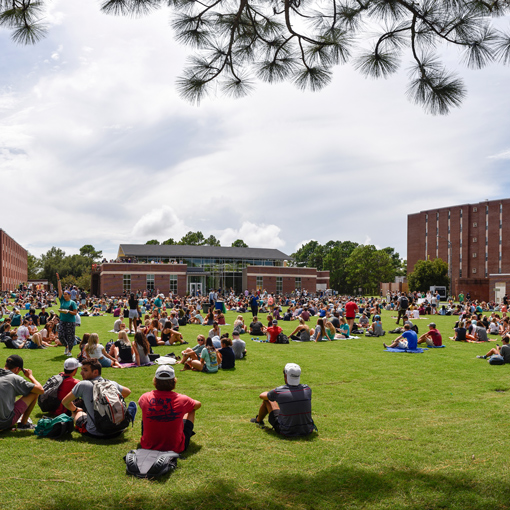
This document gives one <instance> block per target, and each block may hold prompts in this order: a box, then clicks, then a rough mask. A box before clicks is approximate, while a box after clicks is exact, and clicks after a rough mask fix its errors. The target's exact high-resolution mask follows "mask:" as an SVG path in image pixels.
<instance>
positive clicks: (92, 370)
mask: <svg viewBox="0 0 510 510" xmlns="http://www.w3.org/2000/svg"><path fill="white" fill-rule="evenodd" d="M92 335H95V333H92V334H91V335H90V336H91V337H92ZM101 369H102V366H101V363H100V362H99V361H98V360H97V359H96V358H91V359H86V360H85V361H84V362H83V363H82V367H81V377H82V379H83V381H80V382H79V383H78V384H77V385H76V386H75V387H74V388H73V390H72V391H71V392H69V393H68V394H67V395H66V396H65V397H64V399H63V400H62V404H63V405H64V407H65V408H66V409H69V411H71V413H72V416H73V420H74V425H75V427H76V430H77V431H78V432H80V434H88V435H91V436H93V437H98V438H106V437H107V436H106V435H105V434H103V433H101V432H99V431H98V430H97V429H96V423H95V421H94V382H95V381H102V380H103V378H102V377H101ZM110 382H112V383H113V384H114V386H115V387H116V389H117V391H118V392H119V393H120V394H121V395H122V396H123V397H124V398H126V397H127V396H129V395H130V394H131V390H130V389H129V388H126V387H125V386H121V385H120V384H117V383H116V382H115V381H110ZM77 398H81V399H82V400H83V405H84V406H85V409H81V408H80V407H76V405H75V404H74V401H75V400H76V399H77ZM116 435H118V433H117V434H116Z"/></svg>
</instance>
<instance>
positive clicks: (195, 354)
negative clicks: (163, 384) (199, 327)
mask: <svg viewBox="0 0 510 510" xmlns="http://www.w3.org/2000/svg"><path fill="white" fill-rule="evenodd" d="M204 348H205V336H204V335H198V336H197V345H195V346H194V347H188V348H187V349H185V350H184V351H182V352H181V355H182V359H181V360H180V361H179V364H182V365H184V368H183V369H182V370H191V360H198V359H199V358H200V355H201V354H202V350H203V349H204Z"/></svg>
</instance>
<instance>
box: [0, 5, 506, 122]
mask: <svg viewBox="0 0 510 510" xmlns="http://www.w3.org/2000/svg"><path fill="white" fill-rule="evenodd" d="M47 4H48V0H0V24H1V25H3V26H5V27H7V28H9V29H11V30H12V38H13V40H14V41H15V42H17V43H22V44H34V43H36V42H37V41H39V40H40V39H41V38H42V37H44V35H45V33H46V27H45V26H44V21H43V20H44V10H45V8H46V6H47ZM164 6H168V7H171V8H172V10H173V16H172V27H173V29H174V30H175V34H176V38H177V40H178V41H179V42H180V43H183V44H185V45H188V46H190V47H191V48H194V49H196V50H197V53H196V54H195V55H193V56H192V57H191V58H190V59H189V62H188V66H187V67H186V68H185V70H184V73H183V75H182V76H181V77H180V78H179V79H178V83H177V85H178V88H179V91H180V93H181V95H182V96H183V97H185V98H187V99H189V100H191V101H195V102H199V101H200V99H201V98H203V97H204V95H205V94H207V93H208V92H209V91H210V90H211V89H212V88H213V86H214V85H218V86H219V87H220V89H221V90H222V91H223V92H224V93H225V94H227V95H232V96H234V97H238V96H243V95H245V94H247V93H248V92H250V91H251V90H252V88H253V86H254V83H255V81H256V80H257V79H259V80H262V81H265V82H269V83H275V82H279V81H285V80H286V81H291V82H293V83H294V84H295V85H297V86H298V87H299V88H301V89H310V90H312V91H313V90H318V89H321V88H322V87H324V86H325V85H327V84H329V83H330V82H331V79H332V67H333V66H335V65H338V64H344V63H346V62H348V61H351V62H353V64H354V67H355V68H356V69H357V70H358V71H359V72H360V73H362V74H363V75H365V76H367V77H373V78H381V77H383V78H384V77H387V76H389V75H390V74H392V73H395V72H396V71H397V70H398V69H399V67H400V66H401V63H402V61H403V60H404V58H407V59H408V60H410V68H409V78H410V81H409V86H408V90H407V94H408V96H409V98H410V99H411V101H413V102H415V103H418V104H420V105H422V106H423V107H424V108H425V110H426V111H427V112H430V113H432V114H438V113H439V114H445V113H448V111H449V110H450V109H451V108H452V107H454V106H458V105H459V104H460V103H461V101H462V99H463V97H464V96H465V93H466V91H465V88H464V85H463V82H462V80H461V79H460V78H458V77H457V76H455V75H454V74H452V73H451V72H449V71H448V70H447V69H446V68H445V66H444V65H443V64H442V62H441V61H440V59H439V56H438V51H439V48H440V46H441V45H442V44H444V45H452V46H456V47H458V48H459V49H460V50H461V60H462V61H463V62H464V64H466V65H467V67H469V68H472V69H479V68H482V67H484V66H485V65H486V64H488V63H490V62H492V61H494V60H498V61H501V62H503V63H505V64H508V63H510V31H508V30H507V31H506V32H502V31H500V30H498V29H497V28H496V27H494V25H493V23H492V18H494V17H498V16H504V15H506V14H508V13H509V12H510V1H509V0H317V1H316V2H307V1H305V0H266V1H263V0H232V1H228V2H227V1H225V0H223V1H222V0H102V2H101V9H102V10H103V12H105V13H107V14H114V15H126V16H129V15H131V16H132V15H144V14H148V13H149V12H151V11H153V10H155V9H159V8H161V7H164ZM365 43H366V44H365Z"/></svg>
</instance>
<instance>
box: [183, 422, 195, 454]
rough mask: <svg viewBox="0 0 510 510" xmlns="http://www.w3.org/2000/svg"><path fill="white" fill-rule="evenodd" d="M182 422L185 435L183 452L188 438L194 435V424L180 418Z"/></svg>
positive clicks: (186, 446)
mask: <svg viewBox="0 0 510 510" xmlns="http://www.w3.org/2000/svg"><path fill="white" fill-rule="evenodd" d="M182 422H183V423H184V429H183V433H184V437H185V439H184V450H183V452H185V451H186V450H187V449H188V446H189V442H190V439H191V438H192V437H193V436H194V435H195V432H193V428H194V425H193V422H192V421H190V420H182Z"/></svg>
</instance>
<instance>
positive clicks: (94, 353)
mask: <svg viewBox="0 0 510 510" xmlns="http://www.w3.org/2000/svg"><path fill="white" fill-rule="evenodd" d="M83 352H84V355H85V356H86V358H89V359H96V360H97V361H98V362H99V363H100V365H101V366H102V367H105V368H108V367H114V368H122V367H121V366H120V364H119V362H118V361H117V360H116V359H114V358H113V357H112V356H110V355H109V354H108V353H107V352H106V351H105V349H104V347H103V346H102V345H101V344H100V343H99V336H98V335H97V333H91V334H90V336H89V341H88V342H87V345H86V346H85V349H84V350H83ZM84 363H85V362H84Z"/></svg>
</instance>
